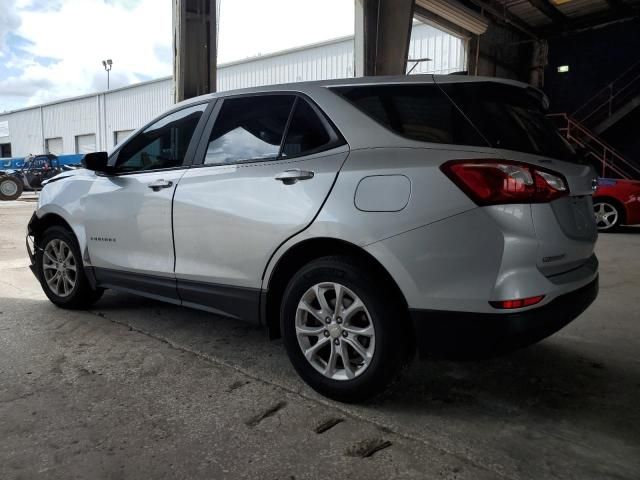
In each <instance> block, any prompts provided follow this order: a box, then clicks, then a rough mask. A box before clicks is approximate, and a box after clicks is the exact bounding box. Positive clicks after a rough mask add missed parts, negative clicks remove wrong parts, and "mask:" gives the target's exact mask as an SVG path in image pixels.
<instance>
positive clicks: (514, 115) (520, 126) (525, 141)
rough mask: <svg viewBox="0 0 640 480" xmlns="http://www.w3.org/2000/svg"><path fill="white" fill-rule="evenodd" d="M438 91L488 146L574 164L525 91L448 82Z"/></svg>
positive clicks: (567, 147) (489, 84)
mask: <svg viewBox="0 0 640 480" xmlns="http://www.w3.org/2000/svg"><path fill="white" fill-rule="evenodd" d="M442 89H443V90H444V91H445V92H446V94H447V95H448V96H449V97H450V98H451V99H452V100H453V101H454V102H455V103H456V105H457V106H458V107H459V108H460V109H462V111H463V112H464V113H465V115H467V116H468V117H469V119H470V120H471V121H472V122H473V124H474V125H475V126H476V127H477V128H478V130H480V132H482V135H483V136H484V137H485V138H486V139H487V140H488V141H489V143H490V144H491V145H492V146H494V147H496V148H504V149H507V150H516V151H519V152H525V153H533V154H535V155H544V156H547V157H553V158H557V159H561V160H568V161H576V155H575V152H574V150H573V148H572V147H571V146H570V145H569V144H568V143H567V142H566V141H565V140H564V138H562V136H561V135H560V133H559V132H558V130H557V129H556V127H555V126H554V125H553V123H552V122H551V121H550V120H549V119H548V118H547V116H546V114H545V111H544V110H543V108H542V106H541V104H540V100H539V99H538V98H536V96H535V95H534V94H533V93H529V91H528V90H526V89H524V88H520V87H515V86H511V85H504V84H500V83H496V82H471V83H449V84H443V85H442Z"/></svg>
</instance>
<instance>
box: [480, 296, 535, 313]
mask: <svg viewBox="0 0 640 480" xmlns="http://www.w3.org/2000/svg"><path fill="white" fill-rule="evenodd" d="M543 298H544V295H538V296H535V297H529V298H519V299H518V300H500V301H497V302H489V303H490V304H491V306H492V307H493V308H500V309H503V310H510V309H512V308H524V307H530V306H531V305H535V304H536V303H540V302H541V301H542V299H543Z"/></svg>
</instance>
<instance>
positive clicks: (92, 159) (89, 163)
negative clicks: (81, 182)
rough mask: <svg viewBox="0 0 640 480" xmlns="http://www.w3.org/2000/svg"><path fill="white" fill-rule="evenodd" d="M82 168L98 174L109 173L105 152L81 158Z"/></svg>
mask: <svg viewBox="0 0 640 480" xmlns="http://www.w3.org/2000/svg"><path fill="white" fill-rule="evenodd" d="M81 163H82V166H83V167H84V168H86V169H87V170H92V171H94V172H99V173H109V172H110V171H111V168H110V167H109V166H108V163H109V156H108V155H107V152H93V153H87V154H86V155H85V156H84V157H82V161H81Z"/></svg>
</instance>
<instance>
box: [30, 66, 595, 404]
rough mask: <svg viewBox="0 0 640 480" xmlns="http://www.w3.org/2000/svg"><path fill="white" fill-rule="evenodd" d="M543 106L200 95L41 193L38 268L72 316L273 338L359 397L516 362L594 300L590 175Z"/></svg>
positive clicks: (306, 372)
mask: <svg viewBox="0 0 640 480" xmlns="http://www.w3.org/2000/svg"><path fill="white" fill-rule="evenodd" d="M545 103H546V98H545V97H544V96H543V95H542V94H541V92H539V91H537V90H534V89H532V88H530V87H529V86H527V85H524V84H520V83H515V82H510V81H503V80H497V79H488V78H487V79H483V78H469V77H457V76H442V77H440V76H435V77H433V76H417V75H416V76H412V77H397V78H395V77H377V78H363V79H348V80H339V81H323V82H313V83H296V84H292V85H280V86H269V87H260V88H253V89H248V90H242V91H235V92H224V93H220V94H214V95H207V96H203V97H199V98H196V99H193V100H190V101H188V102H185V103H182V104H179V105H176V106H175V108H173V109H172V110H171V111H169V112H168V113H166V114H164V115H162V116H161V117H159V118H158V119H156V120H154V121H153V122H151V123H149V124H148V125H146V126H144V127H143V128H141V129H140V130H138V131H137V132H135V133H134V134H133V135H132V136H131V137H130V138H129V139H128V140H127V141H126V142H125V143H123V144H122V145H119V146H117V147H116V148H115V151H113V152H112V153H111V154H110V155H107V153H104V152H102V153H93V154H88V155H86V157H85V158H84V166H85V167H86V168H85V169H81V170H77V171H75V172H66V173H63V174H60V175H59V176H57V177H55V178H53V179H52V180H50V181H49V182H48V183H47V185H46V186H45V188H44V189H43V191H42V193H41V195H40V200H39V205H38V209H37V211H36V213H35V214H34V216H33V218H32V220H31V222H30V224H29V232H28V234H29V238H28V242H27V243H28V245H29V247H28V249H29V255H30V257H31V260H32V264H33V266H32V269H33V271H34V273H35V274H36V276H37V277H38V279H39V281H40V283H41V284H42V288H43V289H44V292H45V293H46V295H47V296H48V297H49V299H51V301H52V302H53V303H55V304H56V305H58V306H60V307H64V308H86V307H88V306H89V305H91V304H92V303H93V302H95V301H96V300H98V299H99V298H100V296H101V294H102V292H103V291H104V290H105V289H114V290H121V291H126V292H132V293H136V294H140V295H143V296H147V297H151V298H154V299H158V300H163V301H167V302H171V303H175V304H180V305H185V306H189V307H194V308H199V309H203V310H206V311H209V312H211V313H214V314H216V315H222V316H226V317H230V318H234V319H239V320H245V321H249V322H254V323H256V324H259V325H264V326H265V327H268V330H269V332H270V335H271V337H272V338H275V337H279V336H281V337H282V339H283V342H284V345H285V347H286V350H287V353H288V355H289V357H290V359H291V362H292V363H293V366H294V367H295V369H296V370H297V371H298V373H299V374H300V376H302V378H303V379H304V380H305V381H306V382H308V383H309V385H311V386H312V387H313V388H314V389H316V390H317V391H319V392H321V393H322V394H324V395H327V396H329V397H332V398H335V399H338V400H342V401H359V400H363V399H365V398H367V397H369V396H371V395H373V394H376V393H378V392H380V391H381V390H382V389H383V388H384V387H385V386H387V385H388V384H389V383H390V382H391V381H392V380H393V379H394V377H395V376H396V375H397V374H398V372H399V371H400V370H401V368H402V367H403V366H404V365H406V364H407V363H408V362H409V361H410V360H411V359H412V358H413V356H414V354H415V351H416V349H417V350H419V352H420V353H422V354H430V355H447V356H464V357H470V356H477V355H487V354H495V353H497V352H503V351H507V350H512V349H515V348H519V347H522V346H525V345H528V344H531V343H533V342H536V341H539V340H541V339H543V338H545V337H546V336H548V335H550V334H552V333H554V332H555V331H557V330H558V329H560V328H561V327H563V326H564V325H566V324H567V323H568V322H570V321H571V320H573V319H574V318H575V317H576V316H578V315H579V314H580V313H581V312H582V311H583V310H584V309H585V308H586V307H587V306H588V305H589V304H590V303H591V302H592V301H593V300H594V299H595V297H596V295H597V291H598V262H597V259H596V257H595V255H594V245H595V242H596V238H597V229H596V225H595V222H594V219H593V214H592V200H591V194H592V189H593V185H594V178H595V173H594V172H593V170H592V169H591V168H590V167H589V166H586V165H584V164H582V163H581V162H580V161H579V159H578V158H577V157H576V154H575V152H574V151H573V150H572V149H571V147H570V146H569V145H568V144H567V143H566V142H565V141H564V140H563V139H562V137H561V136H560V135H559V134H558V133H557V132H556V131H555V130H554V128H553V127H552V126H551V125H550V124H549V122H548V121H547V120H546V118H545V114H544V109H545Z"/></svg>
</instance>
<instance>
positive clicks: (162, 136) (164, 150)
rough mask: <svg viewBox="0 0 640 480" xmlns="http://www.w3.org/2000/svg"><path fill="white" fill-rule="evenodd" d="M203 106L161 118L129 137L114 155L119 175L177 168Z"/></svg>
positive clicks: (204, 107)
mask: <svg viewBox="0 0 640 480" xmlns="http://www.w3.org/2000/svg"><path fill="white" fill-rule="evenodd" d="M206 108H207V105H206V104H201V105H194V106H192V107H187V108H184V109H182V110H179V111H177V112H173V113H171V114H169V115H167V116H166V117H163V118H161V119H160V120H158V121H157V122H155V123H154V124H153V125H151V126H149V127H147V128H146V129H144V130H143V131H142V132H140V133H139V134H138V135H136V136H135V137H133V138H132V139H131V140H130V141H129V142H128V143H127V144H126V145H125V146H124V147H122V149H121V150H120V153H119V154H118V159H117V161H116V165H115V167H116V171H117V172H121V173H126V172H138V171H146V170H158V169H162V168H175V167H180V166H181V165H182V164H183V162H184V157H185V155H186V153H187V149H188V148H189V142H190V141H191V137H193V133H194V131H195V129H196V126H197V125H198V121H199V120H200V117H201V116H202V113H203V112H204V111H205V110H206Z"/></svg>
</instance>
